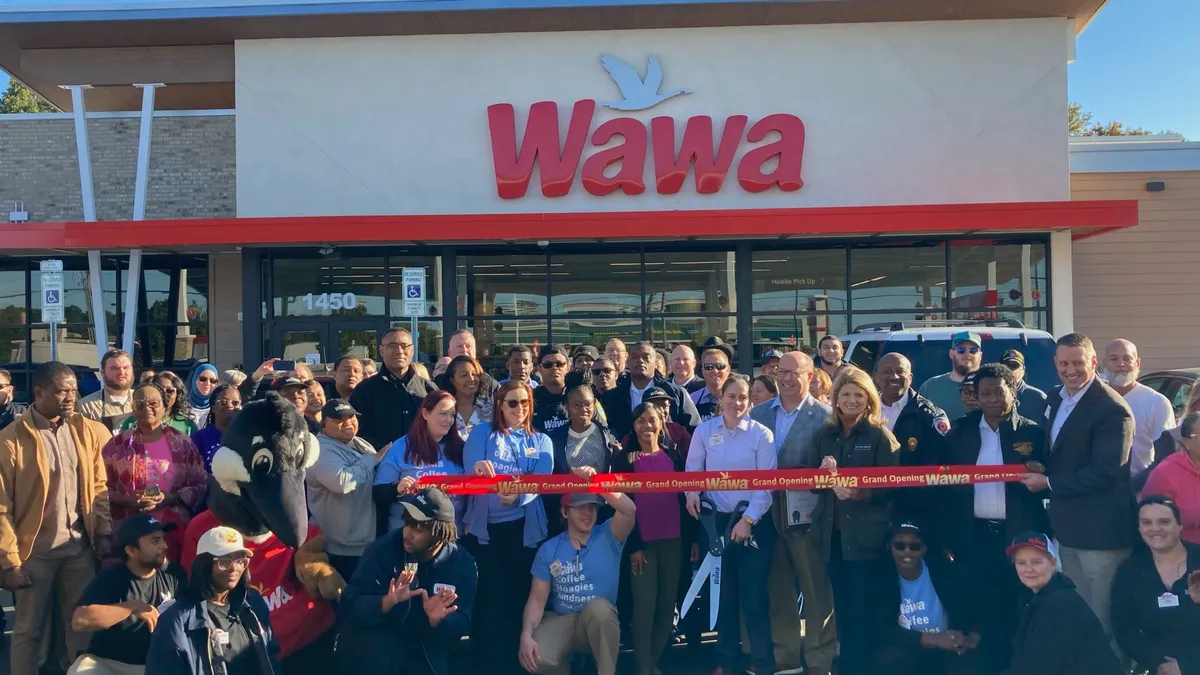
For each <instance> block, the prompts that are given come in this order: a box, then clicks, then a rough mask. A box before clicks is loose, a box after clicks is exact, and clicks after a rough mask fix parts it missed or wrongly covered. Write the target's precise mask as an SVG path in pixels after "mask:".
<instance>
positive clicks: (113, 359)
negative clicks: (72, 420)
mask: <svg viewBox="0 0 1200 675" xmlns="http://www.w3.org/2000/svg"><path fill="white" fill-rule="evenodd" d="M100 377H101V378H102V379H103V380H104V386H103V387H100V391H98V392H96V393H94V394H91V395H90V396H86V397H84V398H83V400H81V401H80V402H79V406H78V408H79V414H80V415H83V416H84V417H86V418H88V419H89V420H93V421H96V422H100V423H101V424H103V425H104V426H106V427H108V430H109V431H111V432H113V434H114V435H116V434H117V433H119V432H120V430H121V426H122V425H123V424H125V420H127V419H129V417H130V416H131V415H133V397H132V396H130V395H129V391H130V389H132V388H133V359H131V358H130V357H129V352H126V351H123V350H120V349H110V350H109V351H107V352H105V354H104V357H103V358H101V359H100Z"/></svg>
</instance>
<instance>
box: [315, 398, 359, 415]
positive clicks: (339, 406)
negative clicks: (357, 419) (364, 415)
mask: <svg viewBox="0 0 1200 675" xmlns="http://www.w3.org/2000/svg"><path fill="white" fill-rule="evenodd" d="M357 414H358V411H357V410H355V409H354V406H352V405H350V402H349V401H347V400H346V399H344V398H334V399H330V400H329V402H328V403H326V404H325V407H323V408H321V419H325V420H344V419H346V418H347V417H350V416H352V415H357Z"/></svg>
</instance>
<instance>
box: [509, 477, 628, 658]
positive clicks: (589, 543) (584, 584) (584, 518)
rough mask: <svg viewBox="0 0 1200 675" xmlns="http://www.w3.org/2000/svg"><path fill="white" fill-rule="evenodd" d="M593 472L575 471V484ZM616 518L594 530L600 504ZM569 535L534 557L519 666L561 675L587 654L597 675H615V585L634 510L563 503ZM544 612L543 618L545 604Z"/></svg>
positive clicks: (613, 498) (621, 502)
mask: <svg viewBox="0 0 1200 675" xmlns="http://www.w3.org/2000/svg"><path fill="white" fill-rule="evenodd" d="M593 473H594V472H593V471H591V470H590V469H589V468H587V467H582V468H579V469H576V470H575V474H576V475H579V476H581V477H589V476H590V475H591V474H593ZM605 502H607V503H608V505H609V506H611V507H612V508H613V509H614V510H615V511H616V514H615V515H613V517H612V518H611V519H609V520H607V521H605V522H604V523H601V524H600V525H597V524H596V519H597V512H598V511H599V507H600V504H603V503H605ZM561 511H562V516H563V519H564V520H566V522H567V529H566V531H565V532H563V533H562V534H559V535H558V536H556V537H552V538H550V539H548V540H546V542H545V543H544V544H542V546H541V548H539V549H538V552H537V556H536V557H535V558H534V561H533V569H532V573H533V586H532V588H531V589H530V591H529V602H527V603H526V604H525V618H524V619H523V620H522V622H521V651H520V660H521V666H522V667H524V668H525V670H528V671H529V672H531V673H537V674H539V675H566V674H567V673H569V672H570V671H571V658H570V657H571V654H573V653H581V654H590V655H591V656H592V657H593V658H595V659H596V671H597V673H598V675H614V673H616V670H617V649H618V647H619V646H620V638H621V628H620V624H619V621H618V619H617V608H616V604H617V584H618V581H619V579H620V576H619V575H620V573H621V572H620V570H621V550H622V549H623V548H624V547H625V540H626V539H627V538H628V537H629V533H630V532H632V531H633V522H634V512H635V511H636V508H635V507H634V505H633V500H631V499H630V498H629V497H627V496H625V495H623V494H618V493H609V494H604V495H594V494H572V495H563V499H562V508H561ZM547 599H549V600H550V608H551V609H552V610H553V611H550V612H547V611H546V600H547Z"/></svg>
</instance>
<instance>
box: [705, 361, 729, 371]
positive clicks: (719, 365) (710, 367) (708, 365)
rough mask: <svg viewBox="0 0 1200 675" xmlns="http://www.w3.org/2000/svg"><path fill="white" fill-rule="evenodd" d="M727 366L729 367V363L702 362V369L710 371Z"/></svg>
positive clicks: (723, 368)
mask: <svg viewBox="0 0 1200 675" xmlns="http://www.w3.org/2000/svg"><path fill="white" fill-rule="evenodd" d="M728 367H729V364H727V363H706V364H704V370H706V371H710V372H711V371H714V370H725V369H726V368H728Z"/></svg>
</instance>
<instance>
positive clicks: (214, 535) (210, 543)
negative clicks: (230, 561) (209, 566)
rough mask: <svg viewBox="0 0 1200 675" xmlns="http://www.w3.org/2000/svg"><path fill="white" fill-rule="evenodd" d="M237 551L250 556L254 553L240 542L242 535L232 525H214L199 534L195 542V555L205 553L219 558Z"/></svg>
mask: <svg viewBox="0 0 1200 675" xmlns="http://www.w3.org/2000/svg"><path fill="white" fill-rule="evenodd" d="M238 552H241V553H245V554H246V555H247V556H250V557H253V556H254V553H253V552H252V551H251V550H250V549H248V548H246V544H245V543H243V542H242V535H241V534H240V533H239V532H238V531H237V530H235V529H233V528H232V527H224V526H220V527H214V528H213V529H211V530H209V531H208V532H205V533H204V534H202V535H200V541H198V542H196V555H200V554H201V553H207V554H209V555H211V556H213V557H214V558H220V557H221V556H226V555H229V554H230V553H238Z"/></svg>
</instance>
